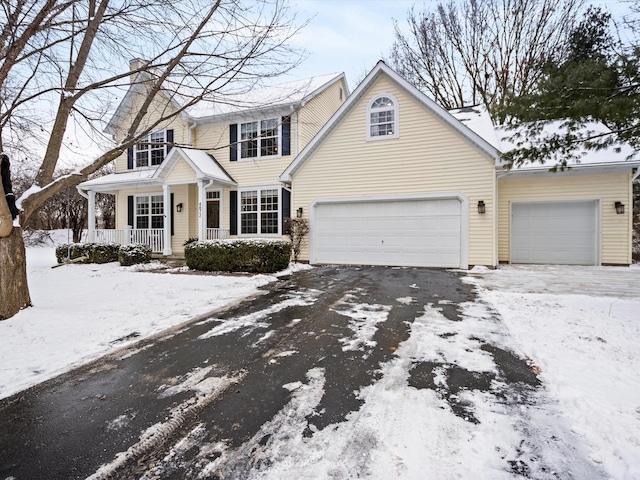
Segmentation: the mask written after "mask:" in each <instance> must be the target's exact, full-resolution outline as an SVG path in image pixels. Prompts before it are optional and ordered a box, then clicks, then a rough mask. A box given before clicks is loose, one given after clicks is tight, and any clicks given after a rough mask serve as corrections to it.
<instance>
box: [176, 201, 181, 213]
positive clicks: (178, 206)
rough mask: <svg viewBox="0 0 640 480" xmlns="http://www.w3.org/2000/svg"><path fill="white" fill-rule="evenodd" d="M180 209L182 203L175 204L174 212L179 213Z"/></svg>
mask: <svg viewBox="0 0 640 480" xmlns="http://www.w3.org/2000/svg"><path fill="white" fill-rule="evenodd" d="M181 211H182V204H181V203H179V204H177V205H176V212H178V213H180V212H181Z"/></svg>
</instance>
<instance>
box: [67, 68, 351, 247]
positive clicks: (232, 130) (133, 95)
mask: <svg viewBox="0 0 640 480" xmlns="http://www.w3.org/2000/svg"><path fill="white" fill-rule="evenodd" d="M136 62H137V61H133V62H132V67H134V66H135V65H136ZM144 75H146V74H139V75H138V76H137V77H136V78H134V79H132V84H131V86H130V88H129V91H128V93H127V94H126V95H125V97H124V98H123V100H122V102H121V103H120V105H119V106H118V108H117V110H116V112H115V114H114V116H113V118H112V119H111V121H110V122H109V124H108V126H107V128H106V132H107V133H109V134H112V135H113V136H114V139H115V140H116V141H120V140H121V139H122V138H123V136H124V133H125V132H126V129H127V128H128V126H129V124H130V123H129V119H130V118H132V116H133V115H135V114H136V113H137V111H138V110H139V103H140V101H141V99H142V95H141V92H142V90H143V89H144V88H145V82H144V80H145V77H144ZM347 88H348V87H347V84H346V80H345V78H344V74H334V75H326V76H322V77H314V78H310V79H307V80H303V81H298V82H291V83H287V84H283V85H279V86H275V87H270V88H263V89H256V90H254V91H252V92H251V94H249V95H242V96H238V97H225V98H224V103H215V102H205V101H201V102H199V103H198V104H196V105H194V106H191V107H189V108H187V109H186V110H185V111H184V112H183V113H181V114H180V115H177V116H176V117H175V118H174V119H173V120H172V121H171V122H168V123H167V124H165V125H163V127H162V128H158V129H155V130H153V131H152V132H151V133H150V134H149V135H148V136H147V137H145V138H143V139H142V141H141V142H139V144H138V145H136V146H135V147H133V148H130V149H129V150H128V152H127V155H123V156H122V157H121V158H119V159H117V160H116V173H114V174H111V175H106V176H104V177H100V178H97V179H94V180H89V181H86V182H83V183H82V184H80V185H79V186H78V189H79V190H80V192H81V193H83V194H84V195H85V196H87V198H88V199H89V222H88V223H89V232H88V241H97V242H117V243H133V242H136V243H146V244H149V245H150V246H151V248H152V250H153V251H154V252H156V253H161V254H163V255H167V256H168V255H181V254H183V253H184V242H185V241H186V240H187V239H189V238H199V239H202V240H204V239H218V238H228V237H231V236H240V237H254V236H259V237H278V238H280V237H281V236H282V235H283V234H284V233H285V232H284V222H283V220H284V219H285V218H287V217H289V216H290V190H288V189H287V188H285V187H284V186H283V185H282V184H281V183H280V181H279V178H278V177H279V175H280V174H281V173H282V171H283V170H284V169H285V168H286V166H287V165H289V164H290V163H291V161H292V160H293V158H294V157H295V156H296V154H297V153H298V152H299V151H301V150H302V148H304V146H305V145H306V144H307V143H308V142H309V141H310V140H311V138H313V136H314V135H315V134H316V133H317V132H318V131H319V130H320V128H321V127H322V126H323V125H324V124H325V123H326V121H327V120H328V119H329V118H330V117H331V115H332V114H333V113H334V112H335V111H336V110H337V109H338V107H339V106H340V105H341V104H342V103H343V102H344V101H345V99H346V98H347V95H348V90H347ZM180 106H181V105H180V97H179V96H177V95H171V94H169V93H168V92H161V94H160V95H159V98H157V99H156V100H155V101H154V104H153V105H152V107H151V108H150V114H149V115H150V116H151V117H153V115H155V114H156V112H162V111H165V110H166V109H171V108H179V107H180ZM156 118H157V117H156ZM172 145H173V147H172ZM96 192H103V193H108V194H114V195H115V196H116V228H115V229H114V230H104V229H96V228H95V215H96V212H95V193H96Z"/></svg>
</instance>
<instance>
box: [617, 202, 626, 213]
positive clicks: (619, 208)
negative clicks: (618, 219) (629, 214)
mask: <svg viewBox="0 0 640 480" xmlns="http://www.w3.org/2000/svg"><path fill="white" fill-rule="evenodd" d="M615 206H616V213H617V214H618V215H622V214H623V213H624V204H623V203H622V202H616V203H615Z"/></svg>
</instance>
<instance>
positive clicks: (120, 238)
mask: <svg viewBox="0 0 640 480" xmlns="http://www.w3.org/2000/svg"><path fill="white" fill-rule="evenodd" d="M95 241H96V243H118V244H120V245H128V244H130V243H142V244H144V245H149V247H150V248H151V251H152V252H154V253H162V251H163V250H164V229H163V228H125V229H122V230H116V229H103V228H96V230H95Z"/></svg>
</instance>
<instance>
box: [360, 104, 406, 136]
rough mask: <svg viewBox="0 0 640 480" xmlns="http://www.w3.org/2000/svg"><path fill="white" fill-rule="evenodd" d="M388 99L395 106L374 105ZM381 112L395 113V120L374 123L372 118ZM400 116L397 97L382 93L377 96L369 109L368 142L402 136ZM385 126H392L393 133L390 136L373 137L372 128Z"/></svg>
mask: <svg viewBox="0 0 640 480" xmlns="http://www.w3.org/2000/svg"><path fill="white" fill-rule="evenodd" d="M385 97H386V98H388V99H389V100H391V102H393V106H392V107H386V108H385V107H374V104H375V103H376V102H377V101H378V100H379V99H381V98H385ZM381 112H392V113H393V120H392V121H391V122H376V123H374V122H372V121H371V116H372V115H373V114H375V113H381ZM398 117H399V114H398V100H397V99H396V97H394V96H393V95H391V94H390V93H381V94H379V95H376V96H375V97H374V98H373V99H372V100H371V102H369V105H368V107H367V140H387V139H390V138H398V136H399V135H400V129H399V126H400V122H399V120H398ZM385 124H392V128H393V133H391V134H389V135H372V134H371V127H373V126H374V125H385Z"/></svg>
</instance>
